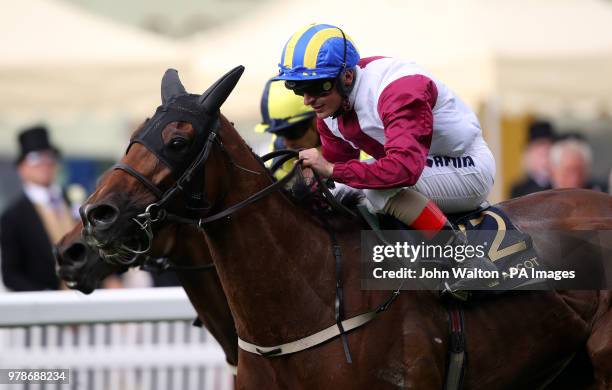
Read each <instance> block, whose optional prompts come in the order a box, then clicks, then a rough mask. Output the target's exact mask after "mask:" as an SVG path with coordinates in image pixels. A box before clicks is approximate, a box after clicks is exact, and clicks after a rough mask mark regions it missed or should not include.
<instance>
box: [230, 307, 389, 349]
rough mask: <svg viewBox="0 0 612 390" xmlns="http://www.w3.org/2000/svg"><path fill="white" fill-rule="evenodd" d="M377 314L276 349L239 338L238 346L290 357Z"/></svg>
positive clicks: (332, 327)
mask: <svg viewBox="0 0 612 390" xmlns="http://www.w3.org/2000/svg"><path fill="white" fill-rule="evenodd" d="M376 314H377V313H376V312H375V311H368V312H366V313H363V314H360V315H358V316H355V317H352V318H349V319H347V320H344V321H342V322H341V325H342V330H341V329H340V328H339V327H338V324H336V323H334V324H333V325H332V326H330V327H328V328H325V329H323V330H321V331H319V332H317V333H315V334H312V335H310V336H307V337H304V338H301V339H299V340H296V341H292V342H290V343H286V344H281V345H277V346H274V347H262V346H260V345H255V344H251V343H249V342H247V341H244V340H242V339H241V338H240V337H238V346H239V347H240V348H241V349H242V350H244V351H247V352H251V353H254V354H256V355H261V356H266V357H273V356H281V355H288V354H291V353H296V352H300V351H303V350H305V349H308V348H311V347H314V346H316V345H319V344H323V343H324V342H326V341H328V340H331V339H333V338H335V337H337V336H339V335H341V334H342V333H344V332H348V331H350V330H353V329H355V328H358V327H360V326H362V325H364V324H366V323H368V322H370V321H371V320H372V319H374V317H376Z"/></svg>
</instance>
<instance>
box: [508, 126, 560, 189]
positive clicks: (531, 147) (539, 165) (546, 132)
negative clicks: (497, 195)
mask: <svg viewBox="0 0 612 390" xmlns="http://www.w3.org/2000/svg"><path fill="white" fill-rule="evenodd" d="M554 139H555V131H554V128H553V126H552V125H551V124H550V122H546V121H536V122H533V123H532V124H531V125H530V126H529V140H528V143H527V148H526V150H525V155H524V157H523V164H524V166H525V171H526V173H527V177H526V178H525V179H524V180H523V181H521V182H519V183H516V184H515V185H514V186H513V187H512V197H513V198H516V197H519V196H523V195H527V194H531V193H532V192H537V191H543V190H548V189H550V188H551V184H550V166H549V154H550V147H551V145H552V143H553V141H554Z"/></svg>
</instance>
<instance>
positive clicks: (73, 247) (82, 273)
mask: <svg viewBox="0 0 612 390" xmlns="http://www.w3.org/2000/svg"><path fill="white" fill-rule="evenodd" d="M82 229H83V225H82V224H81V223H78V224H76V225H75V226H74V227H73V228H72V230H71V231H70V232H68V233H67V234H66V235H65V236H64V237H62V239H61V240H60V241H59V242H58V243H57V245H56V246H55V257H56V261H57V263H58V266H59V268H58V276H59V277H60V278H61V279H62V280H63V281H64V282H65V283H66V285H67V286H68V287H70V288H72V289H75V290H78V291H81V292H82V293H84V294H90V293H92V292H93V291H94V290H95V289H96V288H97V286H98V284H99V283H100V282H101V281H102V280H104V278H106V277H107V276H109V275H112V274H116V273H120V272H123V271H126V270H127V268H128V265H121V264H117V263H115V264H113V263H110V262H108V261H104V260H103V259H102V258H101V257H100V255H99V253H98V248H95V247H91V246H89V245H88V244H87V242H86V241H85V240H84V239H83V237H82ZM158 234H159V236H160V237H163V239H161V240H157V242H159V243H163V246H161V247H160V246H158V245H156V246H155V247H154V248H152V249H151V255H153V256H155V255H157V256H156V257H159V258H164V259H166V260H167V261H168V263H167V264H168V265H169V267H170V269H173V270H175V271H176V273H177V277H178V279H179V281H180V282H181V285H182V286H183V288H184V289H185V291H186V293H187V296H188V297H189V300H190V301H191V304H192V305H193V307H194V308H195V310H196V312H197V315H198V319H199V320H200V321H201V322H202V324H203V325H204V326H205V327H206V329H208V331H209V332H210V333H211V334H212V336H213V337H214V338H215V340H217V342H218V343H219V345H221V348H222V349H223V352H224V353H225V359H226V361H227V363H228V364H229V365H230V366H231V367H234V370H233V371H235V367H237V366H238V336H237V335H236V327H235V325H234V319H233V317H232V313H231V312H230V309H229V306H228V304H227V298H226V297H225V293H224V292H223V288H222V287H221V282H220V281H219V276H218V275H217V272H216V270H215V269H214V267H210V266H211V265H213V264H212V259H211V256H210V251H209V250H208V247H207V246H206V241H205V239H204V237H203V235H202V233H201V232H200V231H198V230H197V229H195V228H193V227H191V226H185V225H180V226H171V227H169V228H164V229H161V230H160V231H159V232H158ZM156 244H157V243H156ZM135 265H142V263H141V262H140V261H139V262H138V264H136V263H134V264H131V266H135Z"/></svg>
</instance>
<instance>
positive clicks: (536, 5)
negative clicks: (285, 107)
mask: <svg viewBox="0 0 612 390" xmlns="http://www.w3.org/2000/svg"><path fill="white" fill-rule="evenodd" d="M314 21H316V22H324V23H330V24H337V25H339V26H342V27H343V29H344V30H345V31H346V32H347V33H348V34H350V35H351V37H352V38H353V39H354V41H355V42H356V43H357V46H358V48H359V50H360V52H361V54H362V56H370V55H389V56H393V57H402V58H408V59H413V60H415V61H417V62H418V63H420V64H422V65H424V66H426V67H427V68H429V69H430V70H431V71H432V72H433V73H434V74H435V75H436V76H437V77H439V78H440V79H442V80H444V81H445V82H446V83H447V84H448V85H449V86H450V87H451V88H453V89H454V90H456V91H457V92H458V93H459V94H460V95H461V96H462V97H463V98H464V99H465V100H467V101H468V102H469V103H471V104H472V105H473V106H474V105H476V104H478V103H482V102H484V101H487V100H489V99H495V100H499V102H500V103H501V108H502V110H504V111H510V112H516V111H525V110H528V111H532V112H534V111H535V112H541V113H547V114H559V113H560V112H567V111H570V112H575V113H578V114H585V113H586V114H592V113H593V112H594V111H598V112H599V111H601V110H606V111H612V84H611V83H609V82H608V80H610V79H611V78H612V34H610V33H609V28H610V27H609V26H611V25H612V4H610V3H607V2H605V1H603V0H542V1H538V2H533V1H529V0H517V1H513V2H509V1H506V0H466V1H461V2H456V1H451V0H435V1H424V0H407V1H401V2H400V1H394V0H381V1H379V2H378V3H377V5H376V6H375V7H372V6H371V3H370V2H367V1H365V0H353V1H351V2H350V4H349V5H347V4H346V3H343V2H342V3H341V2H327V1H322V0H311V1H308V2H305V1H297V0H294V1H292V2H285V1H278V2H276V3H272V4H268V5H267V6H266V7H265V8H261V9H260V10H259V12H257V13H256V14H251V15H247V16H246V17H244V18H243V19H240V20H238V21H236V22H234V23H230V24H227V25H225V26H222V27H221V28H219V29H216V30H214V31H211V32H210V33H206V34H203V35H200V36H198V37H196V38H195V39H194V40H193V42H194V43H193V44H194V45H195V46H196V47H198V49H197V50H196V51H195V52H197V53H199V55H200V58H199V59H198V60H197V62H196V68H197V69H198V75H199V76H201V77H202V79H203V80H205V81H207V82H208V81H211V80H212V79H213V78H214V77H216V76H217V74H218V73H220V72H222V71H223V70H224V69H225V68H229V67H231V66H233V65H235V64H238V63H242V64H244V65H246V67H247V72H246V73H245V76H244V78H243V80H242V81H241V84H240V85H239V92H238V94H239V97H237V98H236V99H234V105H233V106H230V107H231V108H235V109H236V113H237V115H240V114H241V113H242V115H246V113H248V112H252V111H255V110H257V106H258V96H259V93H261V90H262V87H263V84H264V82H265V80H266V78H267V77H269V76H271V75H273V74H274V73H275V72H276V69H277V68H276V63H277V62H278V60H279V57H280V52H281V49H282V46H283V44H284V42H285V41H286V40H287V39H288V38H289V37H290V35H291V34H292V33H293V32H294V31H295V30H296V29H297V28H299V27H300V26H301V25H304V24H307V23H311V22H314Z"/></svg>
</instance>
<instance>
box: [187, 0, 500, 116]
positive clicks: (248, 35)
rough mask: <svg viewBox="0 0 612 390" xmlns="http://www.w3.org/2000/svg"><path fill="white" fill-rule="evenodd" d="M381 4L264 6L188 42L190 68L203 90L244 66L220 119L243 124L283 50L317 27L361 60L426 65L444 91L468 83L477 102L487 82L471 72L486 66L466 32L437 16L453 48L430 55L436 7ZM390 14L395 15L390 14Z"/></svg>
mask: <svg viewBox="0 0 612 390" xmlns="http://www.w3.org/2000/svg"><path fill="white" fill-rule="evenodd" d="M386 3H391V2H390V1H386V2H385V1H382V3H379V4H378V5H377V6H376V7H371V4H370V3H369V2H367V1H365V0H354V1H352V2H351V4H350V6H347V4H346V3H343V2H329V1H325V0H312V1H308V2H298V1H293V2H291V1H289V2H286V1H277V2H273V3H268V4H267V5H266V6H264V7H262V8H260V9H259V10H258V11H257V12H256V13H254V14H250V15H247V16H246V17H243V18H242V19H239V20H238V21H236V22H235V23H229V24H227V25H225V26H221V27H220V28H218V29H215V30H214V31H210V32H209V33H205V34H201V35H199V36H196V37H195V38H194V39H192V44H191V45H193V46H194V47H197V50H194V52H196V53H198V54H199V58H197V59H196V62H195V69H197V72H196V74H197V75H198V76H199V77H200V80H201V84H202V85H206V84H207V83H209V82H211V81H213V79H214V78H215V77H217V76H218V74H220V73H222V72H223V71H224V70H226V69H229V68H231V67H232V66H235V65H237V64H243V65H245V66H246V72H245V75H244V76H243V78H242V80H241V81H240V83H239V84H238V87H237V90H236V92H235V93H234V95H235V96H233V99H232V101H230V102H228V104H227V107H226V112H228V113H230V114H235V115H238V116H243V117H244V116H247V115H249V114H250V115H252V113H253V112H254V111H255V112H258V109H259V98H260V96H261V92H262V90H263V86H264V84H265V82H266V80H267V79H268V78H270V77H271V76H273V75H274V74H276V73H277V72H278V68H277V63H278V62H279V60H280V53H281V50H282V47H283V44H284V43H285V42H286V41H287V40H288V39H289V37H290V36H291V34H293V33H294V32H295V30H296V29H297V28H299V27H300V26H302V25H306V24H308V23H312V22H315V21H316V22H324V23H330V24H336V25H339V26H342V28H343V29H344V30H345V31H346V32H347V33H348V34H349V35H350V36H351V38H352V39H353V40H354V41H355V42H356V44H357V47H358V49H359V51H360V53H361V55H362V56H371V55H391V56H402V57H407V58H417V57H419V58H424V59H425V58H426V59H427V61H425V62H424V61H421V63H425V65H427V66H429V67H430V68H431V69H432V70H439V71H440V72H439V73H442V74H443V76H444V79H445V80H446V81H447V82H449V83H450V84H453V83H455V84H457V86H459V87H461V86H463V84H464V83H465V81H466V79H469V80H472V81H471V83H470V85H469V86H470V89H469V91H467V88H466V93H465V95H467V97H466V98H467V100H470V101H476V100H477V99H478V98H479V97H480V95H482V94H483V91H486V90H487V89H488V87H487V86H486V85H484V83H486V81H485V80H487V79H486V78H477V76H478V75H481V74H482V73H483V72H485V71H486V70H485V69H483V68H482V67H477V66H476V64H482V63H484V62H485V61H484V59H485V58H486V55H487V53H486V52H485V51H484V50H483V48H484V44H483V43H482V42H481V41H480V40H479V39H478V37H477V35H476V34H475V33H474V31H473V30H472V29H471V28H470V26H469V25H465V24H464V23H463V22H462V21H461V20H458V19H452V18H450V17H445V16H444V15H443V16H437V17H438V20H439V21H440V22H441V23H444V24H445V25H447V26H455V27H454V28H455V30H456V31H457V33H456V34H455V40H456V41H457V44H456V45H452V46H451V47H449V48H448V50H445V51H444V52H437V51H432V49H431V45H434V46H436V47H446V46H448V44H447V43H448V42H447V36H446V33H445V31H443V30H439V29H436V28H432V27H431V26H430V25H428V23H429V20H431V19H432V18H433V17H436V9H435V7H433V6H430V5H429V2H425V1H423V2H422V4H421V5H420V7H419V12H415V10H414V9H413V10H412V11H411V12H404V11H405V10H404V8H406V7H405V6H404V5H403V2H393V4H386ZM391 9H392V10H393V12H389V10H391ZM398 9H399V11H398ZM366 10H367V11H366ZM402 14H403V15H402ZM440 18H441V19H440ZM408 24H409V25H411V26H412V27H411V29H412V30H417V31H427V33H428V37H427V41H418V40H417V38H416V37H414V36H412V37H411V36H410V34H409V33H408V29H406V27H405V26H406V25H408ZM483 56H484V57H483ZM440 77H442V76H440ZM449 80H450V81H449ZM474 80H475V81H474ZM480 80H482V81H483V82H480ZM476 84H478V85H476Z"/></svg>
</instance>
